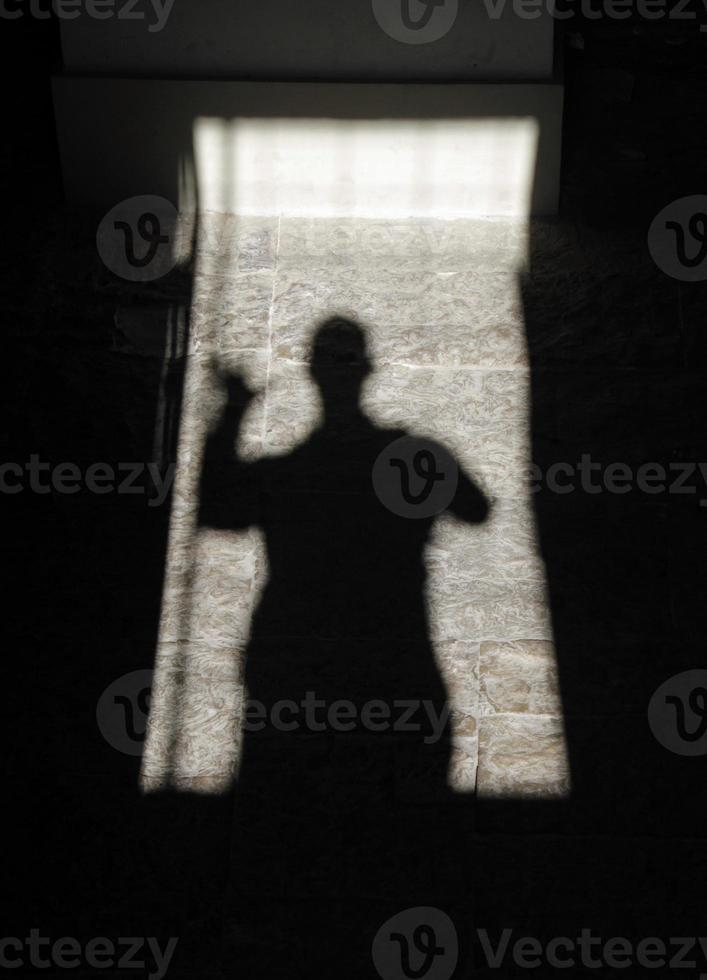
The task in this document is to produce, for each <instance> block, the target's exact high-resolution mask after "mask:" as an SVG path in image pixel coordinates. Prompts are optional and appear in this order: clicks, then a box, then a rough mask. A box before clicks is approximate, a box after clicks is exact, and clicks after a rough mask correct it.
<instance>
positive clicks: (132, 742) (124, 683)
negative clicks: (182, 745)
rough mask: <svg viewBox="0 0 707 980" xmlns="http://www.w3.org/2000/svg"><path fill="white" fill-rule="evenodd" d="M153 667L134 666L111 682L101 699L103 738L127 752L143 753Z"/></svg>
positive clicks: (98, 716)
mask: <svg viewBox="0 0 707 980" xmlns="http://www.w3.org/2000/svg"><path fill="white" fill-rule="evenodd" d="M152 675H153V672H152V671H151V670H133V671H131V672H130V673H129V674H123V676H122V677H119V678H118V679H117V680H115V681H113V683H112V684H109V685H108V687H107V688H106V689H105V691H104V692H103V694H102V695H101V696H100V698H99V699H98V705H97V706H96V721H97V723H98V728H99V729H100V732H101V735H102V736H103V738H104V739H105V740H106V742H108V744H109V745H111V746H112V747H113V748H114V749H117V751H118V752H122V753H123V754H124V755H136V756H139V755H142V746H143V742H144V741H145V730H146V728H147V715H148V712H149V710H150V695H151V693H152Z"/></svg>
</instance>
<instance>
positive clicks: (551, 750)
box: [478, 714, 569, 798]
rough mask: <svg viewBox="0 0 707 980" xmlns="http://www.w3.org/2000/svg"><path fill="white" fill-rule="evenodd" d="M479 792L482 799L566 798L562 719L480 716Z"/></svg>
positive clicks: (541, 716)
mask: <svg viewBox="0 0 707 980" xmlns="http://www.w3.org/2000/svg"><path fill="white" fill-rule="evenodd" d="M478 792H479V795H480V796H482V797H506V798H519V797H531V798H557V797H564V796H567V794H568V792H569V768H568V763H567V754H566V746H565V736H564V727H563V725H562V719H561V718H559V717H557V716H552V715H507V714H506V715H491V716H486V717H483V718H481V719H480V720H479V775H478Z"/></svg>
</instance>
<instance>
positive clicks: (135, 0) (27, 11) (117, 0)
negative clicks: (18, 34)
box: [0, 0, 174, 34]
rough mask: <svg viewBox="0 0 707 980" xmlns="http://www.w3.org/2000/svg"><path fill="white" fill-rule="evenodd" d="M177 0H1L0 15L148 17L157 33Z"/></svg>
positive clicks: (7, 17) (8, 17) (14, 17)
mask: <svg viewBox="0 0 707 980" xmlns="http://www.w3.org/2000/svg"><path fill="white" fill-rule="evenodd" d="M173 6H174V0H149V2H145V0H0V17H1V18H4V19H5V20H17V19H18V18H20V17H33V18H34V19H35V20H48V19H49V18H50V17H51V16H55V17H58V18H59V20H75V19H76V18H77V17H82V16H85V17H90V18H91V19H92V20H110V19H111V18H113V17H115V18H116V20H122V21H126V20H133V21H136V20H141V21H147V22H148V23H147V30H148V31H149V33H150V34H156V33H157V32H158V31H161V30H163V28H164V26H165V24H166V23H167V20H168V18H169V15H170V14H171V12H172V7H173Z"/></svg>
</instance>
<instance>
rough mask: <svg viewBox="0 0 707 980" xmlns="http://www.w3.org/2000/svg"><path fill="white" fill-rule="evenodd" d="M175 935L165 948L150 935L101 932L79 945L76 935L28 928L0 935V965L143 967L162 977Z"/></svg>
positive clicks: (151, 979)
mask: <svg viewBox="0 0 707 980" xmlns="http://www.w3.org/2000/svg"><path fill="white" fill-rule="evenodd" d="M177 941H178V940H177V939H176V938H175V937H174V936H171V937H170V938H169V939H168V940H167V942H166V944H165V948H164V949H161V948H160V944H159V941H158V940H157V939H155V938H154V937H152V936H149V937H147V938H145V937H143V936H121V937H120V938H119V939H118V940H117V941H113V940H112V939H108V938H106V937H105V936H97V937H96V938H95V939H89V941H88V942H87V943H86V945H85V946H82V945H81V943H80V942H79V940H78V939H74V938H72V937H71V936H62V937H61V939H56V940H54V941H53V940H52V939H50V938H49V937H48V936H43V935H41V933H40V931H39V929H30V931H29V935H28V936H27V937H26V938H24V939H20V938H19V937H17V936H5V937H4V938H2V939H0V968H1V969H3V970H16V969H18V968H20V967H23V966H25V967H26V966H31V967H33V968H34V969H40V970H41V969H45V970H46V969H48V968H49V967H51V966H54V967H59V968H60V969H66V970H75V969H76V968H77V967H84V968H85V967H88V968H89V969H90V970H111V969H112V970H142V971H145V970H147V971H148V972H147V973H146V974H145V973H143V974H141V975H145V976H147V977H148V978H149V980H162V977H164V976H165V974H166V973H167V969H168V967H169V964H170V961H171V959H172V956H173V954H174V950H175V949H176V946H177Z"/></svg>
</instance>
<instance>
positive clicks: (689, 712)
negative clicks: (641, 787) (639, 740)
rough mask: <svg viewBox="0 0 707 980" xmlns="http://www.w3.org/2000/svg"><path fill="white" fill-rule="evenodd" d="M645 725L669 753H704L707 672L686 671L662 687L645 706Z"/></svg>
mask: <svg viewBox="0 0 707 980" xmlns="http://www.w3.org/2000/svg"><path fill="white" fill-rule="evenodd" d="M648 724H649V725H650V729H651V731H652V732H653V734H654V736H655V737H656V738H657V740H658V741H659V742H660V744H661V745H663V746H664V747H665V748H666V749H669V751H670V752H675V753H676V755H705V754H707V670H685V671H683V672H682V673H681V674H675V675H674V676H673V677H670V678H668V680H667V681H665V682H664V683H663V684H661V685H660V687H659V688H658V690H657V691H656V692H655V694H654V695H653V697H652V698H651V699H650V702H649V704H648Z"/></svg>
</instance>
